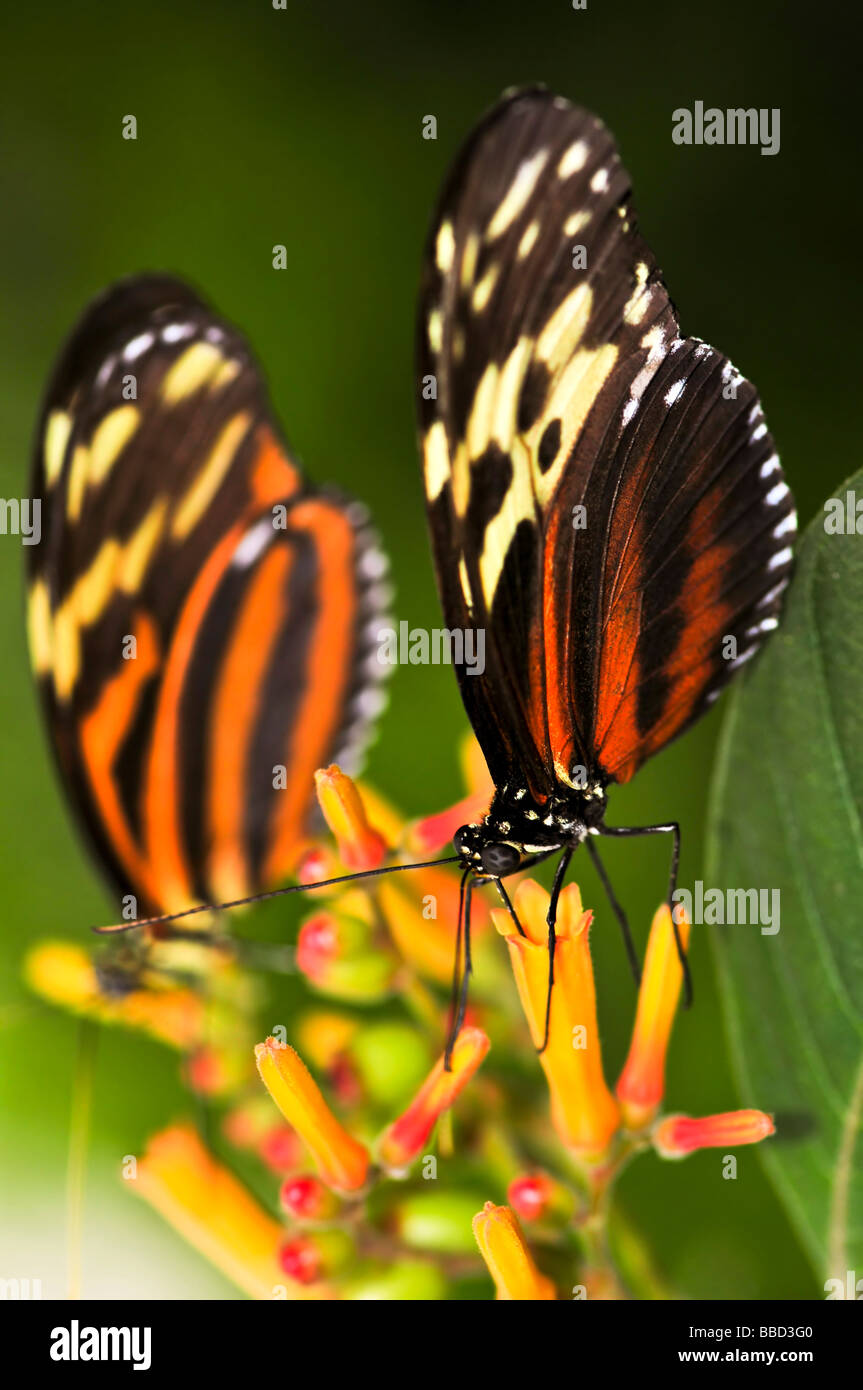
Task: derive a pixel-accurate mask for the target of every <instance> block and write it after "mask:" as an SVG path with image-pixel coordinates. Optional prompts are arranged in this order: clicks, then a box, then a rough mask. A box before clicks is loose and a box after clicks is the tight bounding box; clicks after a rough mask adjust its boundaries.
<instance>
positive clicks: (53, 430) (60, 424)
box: [44, 410, 72, 487]
mask: <svg viewBox="0 0 863 1390" xmlns="http://www.w3.org/2000/svg"><path fill="white" fill-rule="evenodd" d="M71 432H72V417H71V415H68V414H67V413H66V411H65V410H52V411H51V414H50V415H49V416H48V419H47V421H46V422H45V448H44V459H45V481H46V483H47V484H48V486H49V487H53V486H54V484H55V483H56V481H57V479H58V478H59V476H60V470H61V469H62V467H63V459H64V458H65V456H66V445H67V444H68V442H69V435H70V434H71Z"/></svg>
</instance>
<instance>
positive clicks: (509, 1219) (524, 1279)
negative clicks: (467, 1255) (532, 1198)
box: [473, 1202, 557, 1302]
mask: <svg viewBox="0 0 863 1390" xmlns="http://www.w3.org/2000/svg"><path fill="white" fill-rule="evenodd" d="M473 1233H474V1235H475V1236H476V1243H477V1245H478V1246H479V1249H480V1254H481V1255H482V1257H483V1259H484V1260H485V1262H486V1265H487V1266H488V1272H489V1274H490V1275H491V1277H492V1279H493V1280H494V1286H495V1289H496V1290H497V1298H498V1300H503V1301H506V1300H513V1301H516V1302H527V1301H542V1302H549V1301H551V1300H553V1299H555V1298H556V1297H557V1294H556V1293H555V1289H554V1285H553V1284H552V1282H551V1280H550V1279H546V1277H545V1275H544V1274H540V1272H539V1270H538V1269H537V1267H536V1264H535V1263H534V1259H533V1256H532V1255H531V1253H530V1251H529V1250H528V1248H527V1245H526V1244H525V1239H524V1236H523V1235H522V1231H521V1227H520V1226H519V1224H518V1221H517V1220H516V1217H515V1215H514V1213H513V1212H512V1211H510V1209H509V1207H496V1206H495V1204H494V1202H486V1204H485V1206H484V1207H483V1209H482V1211H481V1212H478V1213H477V1215H476V1216H475V1217H474V1219H473Z"/></svg>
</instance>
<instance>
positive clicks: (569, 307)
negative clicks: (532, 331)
mask: <svg viewBox="0 0 863 1390" xmlns="http://www.w3.org/2000/svg"><path fill="white" fill-rule="evenodd" d="M592 303H593V291H592V290H591V288H590V286H589V285H588V284H587V282H586V281H582V283H581V284H580V285H578V286H576V288H575V289H574V290H570V292H569V294H568V295H567V296H566V298H565V299H564V300H563V301H562V302H561V303H560V304H559V305H558V306H557V308H556V309H555V311H554V313H553V314H552V316H551V318H550V319H549V320H548V322H547V323H546V325H545V327H544V328H543V330H542V332H541V333H540V335H539V337H538V339H537V342H536V352H537V356H538V357H539V359H540V360H541V361H542V362H544V363H545V364H546V366H548V367H549V368H550V369H551V370H552V371H553V370H554V369H555V368H556V367H557V366H559V365H560V364H561V363H562V362H564V361H565V360H566V359H567V358H568V357H571V356H572V354H573V352H574V351H575V349H576V348H577V346H578V344H579V342H580V340H581V339H582V337H583V336H584V330H585V328H586V327H587V323H588V320H589V318H590V310H591V305H592Z"/></svg>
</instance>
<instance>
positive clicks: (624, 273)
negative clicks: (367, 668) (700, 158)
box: [417, 88, 796, 1007]
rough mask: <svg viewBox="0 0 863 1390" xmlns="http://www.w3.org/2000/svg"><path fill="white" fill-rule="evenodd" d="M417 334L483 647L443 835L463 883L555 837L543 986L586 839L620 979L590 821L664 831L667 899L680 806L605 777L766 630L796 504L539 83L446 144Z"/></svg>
mask: <svg viewBox="0 0 863 1390" xmlns="http://www.w3.org/2000/svg"><path fill="white" fill-rule="evenodd" d="M417 341H418V364H419V378H420V380H419V393H418V394H419V429H420V446H421V452H422V460H423V476H424V483H425V495H426V502H427V509H428V518H429V524H430V530H431V541H432V550H433V555H434V563H435V569H436V573H437V581H438V587H439V591H440V598H441V603H442V606H443V612H444V617H445V620H446V624H447V627H448V628H450V629H462V630H464V631H465V632H466V633H467V632H470V631H473V632H474V633H476V634H479V633H484V641H485V653H486V657H485V670H484V673H483V674H482V675H477V674H476V673H468V672H467V671H465V670H462V669H461V668H459V669H458V678H459V683H460V689H461V695H462V699H463V701H464V705H465V708H466V710H467V714H468V717H469V719H470V722H471V724H472V726H473V729H474V732H475V734H476V737H477V739H478V741H479V743H480V746H481V748H482V751H483V754H484V755H485V759H486V762H487V764H488V768H489V771H490V773H491V776H492V779H493V781H494V785H495V794H494V798H493V801H492V804H491V807H490V809H489V811H488V814H487V815H486V816H485V818H484V819H483V820H482V821H481V822H479V823H476V824H472V825H467V826H464V827H462V829H461V830H460V831H459V832H458V834H457V836H456V839H455V848H456V850H457V851H458V853H459V854H460V856H461V859H462V863H463V865H464V868H465V873H466V875H468V882H467V890H468V892H469V890H470V887H471V886H472V884H474V885H475V884H476V883H479V882H484V881H485V882H487V881H492V882H494V883H496V884H497V885H498V886H499V890H500V879H501V878H502V877H505V876H506V875H508V874H511V873H514V872H515V871H517V870H519V869H523V868H526V867H527V866H528V865H529V864H531V863H536V862H537V861H538V860H539V859H542V858H545V857H547V856H549V855H551V854H555V853H559V854H560V858H559V860H558V864H557V871H556V874H555V880H554V889H553V892H552V897H551V906H550V911H549V923H548V924H549V971H550V978H549V985H551V983H552V982H553V969H554V941H555V935H554V916H555V911H556V903H557V897H558V895H559V893H560V890H561V886H562V883H563V879H564V875H565V873H566V870H567V867H568V864H569V861H570V859H571V856H572V854H573V852H574V850H575V849H576V848H577V847H578V846H580V845H581V844H586V845H587V847H588V850H589V851H590V853H591V855H592V857H593V858H594V861H595V863H596V865H597V868H598V870H599V872H600V875H601V877H602V881H603V883H604V885H605V887H606V889H607V891H608V893H609V897H610V900H611V904H612V907H613V908H614V910H615V912H616V913H617V915H618V917H619V918H620V919H621V924H622V925H623V927H624V933H625V939H626V941H627V947H628V950H629V953H630V958H631V960H632V962H633V967H634V969H635V971H636V974H637V973H638V966H637V960H636V959H635V957H634V952H633V948H632V943H631V938H630V937H629V933H628V928H627V926H626V921H625V916H624V915H623V913H622V911H621V909H620V907H619V904H618V903H617V902H616V900H615V898H614V895H613V893H612V891H611V887H610V884H609V883H608V880H607V877H606V876H605V874H604V872H603V870H602V865H601V863H600V860H599V856H598V855H597V854H596V850H595V846H594V844H593V842H592V840H593V837H595V836H632V835H644V834H656V833H661V832H667V833H670V834H671V835H672V836H673V837H674V838H673V843H674V849H673V853H672V869H671V881H670V887H669V900H671V898H672V895H673V891H674V885H675V882H676V873H677V863H678V857H679V845H680V832H679V827H678V825H677V824H676V823H674V822H664V823H661V824H656V825H651V826H642V827H622V828H617V827H610V826H607V825H606V823H605V816H606V809H607V800H608V789H609V787H610V786H612V785H613V784H615V783H624V782H628V781H629V780H630V778H631V777H632V776H633V775H634V774H635V772H636V771H637V770H638V768H639V767H640V766H641V765H642V763H644V762H645V761H646V759H648V758H649V757H651V756H652V755H653V754H655V753H658V752H659V751H660V750H661V749H663V748H664V747H665V746H666V745H667V744H668V743H669V742H670V741H671V740H672V739H673V738H676V737H677V736H678V735H679V734H681V733H683V732H684V730H685V729H687V728H689V727H690V726H691V725H692V724H693V723H694V721H695V720H696V719H698V718H699V717H700V715H701V714H702V713H703V712H704V711H705V710H706V709H707V708H708V707H709V706H710V705H711V704H712V702H713V701H714V700H715V699H716V698H717V696H718V695H719V693H720V691H721V690H722V688H723V686H724V685H725V684H726V683H727V682H728V680H729V679H730V678H731V677H732V676H733V675H734V674H735V672H736V671H737V670H739V669H740V667H742V666H743V665H744V663H745V662H747V661H748V660H749V659H750V658H751V657H752V656H753V655H754V654H755V652H756V651H757V650H758V648H759V646H760V645H761V643H762V641H763V639H764V638H765V637H766V636H767V634H768V633H769V632H771V631H772V630H773V629H774V628H775V627H776V626H777V623H778V619H779V612H780V606H781V596H782V593H783V590H784V589H785V587H786V586H787V584H788V581H789V576H790V573H791V569H792V550H791V541H792V538H793V535H794V532H795V527H796V518H795V513H794V504H793V499H792V497H791V493H790V490H789V488H788V485H787V483H786V482H785V480H784V477H783V474H782V470H781V467H780V464H779V460H778V457H777V454H776V449H775V446H774V443H773V440H772V438H771V436H770V434H769V432H768V429H767V425H766V424H765V422H764V417H763V414H762V410H761V406H760V404H759V401H758V397H757V395H756V392H755V389H754V387H753V386H752V385H751V384H750V382H748V381H746V380H745V379H744V378H743V377H742V376H741V375H740V373H739V372H737V371H736V369H735V368H734V367H733V366H732V365H731V363H730V362H729V361H728V359H727V358H726V357H724V356H723V355H722V354H721V353H720V352H717V351H716V350H715V349H714V348H712V347H709V346H708V345H707V344H706V343H704V342H702V341H701V340H700V339H697V338H687V337H683V336H682V335H681V332H680V328H679V324H678V319H677V314H676V311H675V308H674V305H673V304H672V302H671V300H670V298H669V296H668V292H667V290H666V288H665V284H664V281H663V278H662V275H661V273H660V271H659V269H658V267H657V265H656V261H655V259H654V257H653V255H652V253H651V251H650V250H649V248H648V247H647V245H646V244H645V242H644V241H643V239H642V237H641V235H640V234H639V231H638V226H637V222H636V217H635V213H634V211H633V206H632V200H631V190H630V180H629V176H628V175H627V173H626V171H625V169H624V168H623V166H622V164H621V161H620V157H619V154H618V152H617V148H616V146H615V143H614V140H613V139H612V137H611V135H610V134H609V132H608V131H607V130H606V128H605V126H604V125H603V124H602V122H601V121H600V120H598V119H597V118H596V117H595V116H593V115H591V114H590V113H589V112H588V111H585V110H583V109H580V108H579V107H577V106H573V105H571V104H570V103H569V102H568V101H566V100H565V99H563V98H561V97H558V96H555V95H553V94H552V93H550V92H548V91H547V90H545V89H542V88H531V89H524V90H519V91H514V92H511V93H508V94H506V95H505V96H504V98H503V99H502V100H501V102H500V103H499V104H498V105H497V106H496V107H495V108H494V109H493V110H492V111H491V112H490V113H489V114H488V115H487V116H486V117H485V118H484V119H483V120H482V121H481V122H480V123H479V125H478V126H477V127H476V129H475V130H474V131H473V132H472V134H471V135H470V136H469V138H468V140H467V142H466V143H465V145H464V146H463V148H462V150H461V153H460V154H459V155H458V157H457V158H456V160H455V163H454V166H453V168H452V170H451V172H450V174H449V176H448V178H447V180H446V183H445V186H444V189H443V192H442V195H441V197H440V201H439V204H438V207H437V211H436V213H435V215H434V218H433V222H432V226H431V231H430V235H429V239H428V244H427V249H426V254H425V263H424V269H423V276H422V285H421V293H420V302H419V313H418V325H417ZM474 649H475V648H474ZM504 897H505V895H504ZM508 906H510V909H511V905H509V904H508ZM467 919H468V920H469V909H468V916H467ZM516 922H517V919H516ZM678 947H679V948H680V942H679V938H678ZM681 957H682V959H683V953H682V950H681ZM684 966H685V960H684ZM688 983H689V981H688V974H687V984H688ZM550 997H551V990H550V989H549V1007H550Z"/></svg>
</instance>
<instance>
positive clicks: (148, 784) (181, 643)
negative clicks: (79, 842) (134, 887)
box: [143, 524, 245, 912]
mask: <svg viewBox="0 0 863 1390" xmlns="http://www.w3.org/2000/svg"><path fill="white" fill-rule="evenodd" d="M244 529H245V528H244V526H243V525H242V524H240V525H237V526H234V527H233V528H232V529H231V530H230V531H229V532H228V533H227V535H225V536H223V537H222V539H221V541H220V542H219V544H218V545H217V546H216V549H215V550H214V551H213V553H212V554H211V555H210V557H209V559H208V560H207V562H206V564H205V565H204V568H203V569H202V570H201V573H200V574H199V575H198V578H197V579H196V581H195V583H194V585H193V586H192V589H191V591H190V593H189V597H188V598H187V599H186V602H185V605H184V607H183V609H182V612H181V613H180V617H179V620H178V622H177V626H176V629H175V631H174V636H173V639H172V642H171V649H170V652H169V654H168V658H167V661H166V663H165V674H164V677H163V680H162V686H161V690H160V692H159V703H158V707H157V710H156V717H155V720H154V723H153V737H152V743H151V747H150V757H149V760H148V765H147V770H146V778H145V782H144V789H143V823H144V831H145V840H146V844H147V853H148V856H149V859H150V862H151V864H152V869H153V877H154V881H155V884H156V886H157V888H158V894H159V896H158V901H159V903H160V905H161V907H162V909H163V911H165V912H171V911H174V910H175V909H179V908H183V907H186V906H188V905H189V903H190V901H191V899H192V897H193V896H194V894H193V888H192V876H191V870H190V866H189V863H188V861H187V858H186V854H185V850H184V844H183V835H182V826H181V821H180V786H179V777H178V765H179V739H180V700H181V698H182V694H183V687H184V684H185V680H186V674H187V670H188V666H189V662H190V660H191V658H192V654H193V651H194V647H195V641H196V639H197V636H198V632H199V629H200V626H201V623H202V622H203V621H204V618H205V617H206V614H207V610H208V609H209V606H210V602H211V600H212V597H213V594H214V592H215V590H216V587H217V585H218V584H219V581H220V580H221V578H222V575H223V574H224V571H225V568H226V566H227V565H228V563H229V562H230V559H231V556H232V555H233V553H234V550H235V549H236V546H237V543H238V541H239V539H240V537H241V536H242V535H243V531H244Z"/></svg>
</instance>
